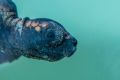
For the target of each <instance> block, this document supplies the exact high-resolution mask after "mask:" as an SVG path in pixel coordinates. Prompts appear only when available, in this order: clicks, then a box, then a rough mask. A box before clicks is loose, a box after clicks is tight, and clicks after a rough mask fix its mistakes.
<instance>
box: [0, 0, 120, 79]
mask: <svg viewBox="0 0 120 80" xmlns="http://www.w3.org/2000/svg"><path fill="white" fill-rule="evenodd" d="M14 2H15V3H16V5H17V8H18V13H19V16H20V17H26V16H28V17H30V18H37V17H47V18H51V19H54V20H56V21H58V22H60V23H61V24H63V25H64V26H65V28H66V29H67V30H68V31H69V32H70V33H71V34H72V35H73V36H75V37H76V38H77V40H78V47H77V48H78V49H77V52H76V53H75V54H74V55H73V56H72V57H71V58H65V59H63V60H61V61H58V62H54V63H49V62H46V61H38V60H32V59H27V58H24V57H22V58H20V59H19V60H17V61H15V62H13V63H11V64H4V65H0V80H120V0H14Z"/></svg>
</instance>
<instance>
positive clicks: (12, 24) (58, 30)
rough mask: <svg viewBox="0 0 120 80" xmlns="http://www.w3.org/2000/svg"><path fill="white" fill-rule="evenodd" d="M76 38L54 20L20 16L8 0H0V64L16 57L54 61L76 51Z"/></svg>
mask: <svg viewBox="0 0 120 80" xmlns="http://www.w3.org/2000/svg"><path fill="white" fill-rule="evenodd" d="M76 46H77V40H76V39H75V38H74V37H73V36H71V35H70V33H69V32H67V31H66V30H65V28H64V27H63V26H62V25H61V24H60V23H58V22H56V21H54V20H51V19H47V18H37V19H29V18H24V19H21V18H19V17H18V16H17V10H16V6H15V4H14V3H13V2H12V1H11V0H0V63H4V62H12V61H13V60H15V59H18V58H19V57H20V56H25V57H28V58H33V59H40V60H47V61H51V62H52V61H58V60H60V59H62V58H64V57H70V56H71V55H73V53H74V52H75V51H76Z"/></svg>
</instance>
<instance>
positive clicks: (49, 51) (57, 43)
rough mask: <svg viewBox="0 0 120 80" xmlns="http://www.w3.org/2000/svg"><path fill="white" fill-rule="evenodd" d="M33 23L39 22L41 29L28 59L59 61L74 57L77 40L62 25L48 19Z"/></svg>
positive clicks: (32, 42)
mask: <svg viewBox="0 0 120 80" xmlns="http://www.w3.org/2000/svg"><path fill="white" fill-rule="evenodd" d="M33 21H35V22H38V23H39V24H40V26H41V27H40V28H36V30H37V31H36V35H34V37H32V38H33V39H32V41H31V44H32V45H31V48H30V52H29V53H28V54H27V55H26V56H27V57H30V58H35V59H42V60H47V61H58V60H60V59H62V58H64V57H70V56H71V55H73V53H74V52H75V51H76V46H77V40H76V39H75V38H74V37H73V36H71V34H70V33H69V32H67V31H66V30H65V28H64V27H63V26H62V25H61V24H60V23H58V22H56V21H54V20H51V19H46V18H38V19H34V20H33Z"/></svg>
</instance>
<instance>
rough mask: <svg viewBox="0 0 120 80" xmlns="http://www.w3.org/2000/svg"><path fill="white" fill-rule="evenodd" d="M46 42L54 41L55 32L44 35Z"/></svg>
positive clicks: (51, 31)
mask: <svg viewBox="0 0 120 80" xmlns="http://www.w3.org/2000/svg"><path fill="white" fill-rule="evenodd" d="M46 37H47V40H48V41H53V40H54V39H55V32H54V31H53V30H50V31H48V32H47V34H46Z"/></svg>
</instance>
